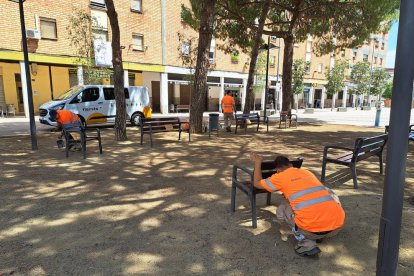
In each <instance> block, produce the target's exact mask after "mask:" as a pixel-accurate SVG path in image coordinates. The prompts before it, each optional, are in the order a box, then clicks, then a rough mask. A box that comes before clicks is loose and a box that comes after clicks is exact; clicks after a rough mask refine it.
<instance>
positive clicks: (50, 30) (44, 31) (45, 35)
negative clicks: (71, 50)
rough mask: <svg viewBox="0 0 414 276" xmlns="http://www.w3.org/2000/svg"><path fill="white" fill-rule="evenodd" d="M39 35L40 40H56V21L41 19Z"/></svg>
mask: <svg viewBox="0 0 414 276" xmlns="http://www.w3.org/2000/svg"><path fill="white" fill-rule="evenodd" d="M40 34H41V36H42V39H57V29H56V20H55V19H50V18H43V17H41V18H40Z"/></svg>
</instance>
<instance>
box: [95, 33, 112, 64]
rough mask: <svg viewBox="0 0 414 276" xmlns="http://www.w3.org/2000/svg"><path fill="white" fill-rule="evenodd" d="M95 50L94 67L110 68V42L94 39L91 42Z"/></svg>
mask: <svg viewBox="0 0 414 276" xmlns="http://www.w3.org/2000/svg"><path fill="white" fill-rule="evenodd" d="M93 48H94V50H95V64H96V66H112V45H111V42H108V41H105V40H102V39H95V40H94V41H93Z"/></svg>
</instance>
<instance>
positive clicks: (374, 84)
mask: <svg viewBox="0 0 414 276" xmlns="http://www.w3.org/2000/svg"><path fill="white" fill-rule="evenodd" d="M389 78H390V75H389V74H388V73H387V71H385V69H384V68H375V69H374V70H373V71H372V73H371V91H370V93H371V94H372V95H380V96H381V95H382V94H383V93H384V92H385V88H386V86H387V82H388V79H389Z"/></svg>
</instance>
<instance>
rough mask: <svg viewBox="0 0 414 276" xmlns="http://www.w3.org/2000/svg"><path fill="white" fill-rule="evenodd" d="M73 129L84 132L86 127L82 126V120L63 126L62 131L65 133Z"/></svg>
mask: <svg viewBox="0 0 414 276" xmlns="http://www.w3.org/2000/svg"><path fill="white" fill-rule="evenodd" d="M73 129H79V130H84V129H85V127H84V125H83V124H82V122H81V121H80V120H78V121H76V122H73V123H69V124H63V125H62V130H63V131H70V130H73Z"/></svg>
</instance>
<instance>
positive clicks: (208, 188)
mask: <svg viewBox="0 0 414 276" xmlns="http://www.w3.org/2000/svg"><path fill="white" fill-rule="evenodd" d="M382 131H383V130H381V129H374V128H361V127H352V126H343V125H341V126H337V125H301V126H300V127H299V128H297V129H289V130H279V129H276V128H275V127H272V128H271V131H270V132H269V133H266V132H265V130H264V128H263V129H261V131H260V132H259V133H256V132H254V131H253V130H252V129H249V131H248V132H247V134H246V135H245V134H237V135H235V134H234V133H225V132H222V133H221V134H220V137H217V136H212V138H211V139H209V138H208V135H194V136H193V137H192V138H193V141H192V142H191V143H189V142H188V141H187V140H186V139H184V140H183V141H181V142H178V141H177V134H176V133H168V134H165V133H164V134H157V135H156V136H155V139H154V147H153V148H152V149H151V148H150V146H149V141H148V137H145V142H144V145H143V146H141V145H139V142H138V141H139V135H138V132H137V130H136V129H135V128H128V135H129V138H130V140H129V141H127V142H119V143H117V142H114V141H113V132H112V130H111V129H102V132H103V146H104V153H103V155H99V154H98V149H97V146H96V144H95V143H94V142H92V143H90V144H89V145H88V157H87V159H86V160H83V159H82V155H81V153H80V152H73V153H71V154H70V156H69V158H67V159H66V158H65V156H64V152H63V151H61V150H59V149H57V147H56V143H55V140H56V139H55V134H52V133H50V134H49V133H42V134H41V135H40V136H39V150H38V151H36V152H33V151H31V150H30V138H29V137H19V138H2V139H0V149H1V150H0V156H1V163H0V166H1V167H0V171H1V175H0V196H1V201H0V275H3V274H4V275H11V274H13V275H188V274H196V275H197V274H199V275H373V274H375V264H376V249H377V242H378V228H379V217H380V213H381V204H382V186H383V181H384V176H383V175H380V174H379V169H378V163H377V162H376V160H375V158H372V159H371V161H372V162H361V163H359V164H358V173H359V176H358V180H359V186H360V188H359V189H358V190H354V189H353V187H352V180H351V176H350V174H349V172H348V170H347V169H346V168H345V167H339V166H335V165H328V171H327V173H328V176H327V180H328V182H329V183H330V185H329V186H331V187H333V189H334V191H335V192H336V193H337V194H338V195H339V196H340V198H341V201H342V205H343V207H344V209H345V211H346V214H347V218H346V225H345V227H344V229H343V230H342V231H341V232H340V233H339V235H338V236H336V237H334V238H331V239H328V240H325V241H324V242H323V243H322V244H320V248H321V250H322V253H321V254H320V255H319V256H318V257H317V258H302V257H299V256H297V255H295V253H294V250H293V247H294V244H295V243H294V239H293V238H292V237H290V238H289V239H288V241H286V242H284V241H282V240H281V236H280V233H279V225H278V224H277V223H275V222H274V215H275V210H276V208H275V205H277V203H278V201H279V200H280V197H278V196H273V198H272V205H271V206H266V204H265V202H266V200H265V196H264V195H259V196H258V202H257V204H258V208H257V209H258V227H257V229H252V227H251V219H250V208H249V202H248V200H247V197H246V196H245V195H244V194H242V193H241V192H238V193H237V209H236V212H235V213H231V212H230V190H231V189H230V187H231V172H232V165H233V164H234V163H236V162H238V163H242V164H245V165H251V163H250V161H249V160H248V158H249V152H250V151H252V150H254V151H258V152H261V153H263V154H264V155H265V156H266V158H273V157H274V156H276V155H277V154H285V155H288V156H289V157H296V156H302V157H304V160H305V161H304V164H303V167H304V168H306V169H310V170H311V171H313V172H314V173H315V174H317V175H318V176H319V175H320V170H321V161H322V151H323V147H324V145H328V144H336V145H344V146H352V145H353V142H354V139H355V138H356V137H361V136H370V135H372V134H374V133H378V132H382ZM184 138H187V137H186V136H185V137H184ZM413 156H414V144H411V145H410V146H409V157H408V160H407V161H408V162H407V186H406V190H405V200H404V210H403V225H402V232H401V246H400V259H399V266H398V273H399V275H414V239H413V238H412V237H413V235H414V230H413V229H414V228H413V224H414V223H413V222H414V206H413V205H412V203H410V199H411V198H412V197H413V196H414V166H413V165H414V160H413Z"/></svg>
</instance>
